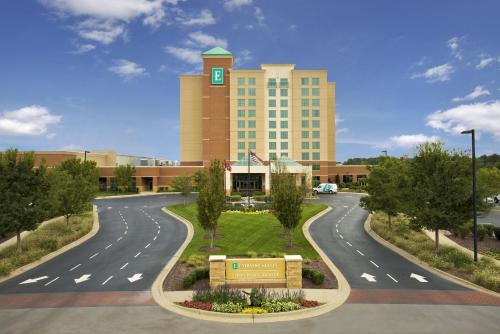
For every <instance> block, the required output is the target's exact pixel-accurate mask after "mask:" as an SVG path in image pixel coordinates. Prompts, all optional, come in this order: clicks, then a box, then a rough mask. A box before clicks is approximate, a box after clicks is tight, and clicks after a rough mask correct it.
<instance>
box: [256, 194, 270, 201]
mask: <svg viewBox="0 0 500 334" xmlns="http://www.w3.org/2000/svg"><path fill="white" fill-rule="evenodd" d="M253 199H254V200H256V201H262V202H269V201H270V200H271V198H270V197H269V196H267V195H257V196H254V197H253Z"/></svg>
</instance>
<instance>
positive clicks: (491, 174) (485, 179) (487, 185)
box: [476, 167, 500, 211]
mask: <svg viewBox="0 0 500 334" xmlns="http://www.w3.org/2000/svg"><path fill="white" fill-rule="evenodd" d="M498 194H500V169H498V168H496V167H485V168H481V169H480V170H479V171H478V172H477V201H476V203H477V204H478V207H479V209H480V210H481V211H489V210H490V209H491V205H487V203H485V201H484V199H485V198H486V197H493V196H496V195H498Z"/></svg>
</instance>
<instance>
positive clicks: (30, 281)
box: [19, 276, 49, 284]
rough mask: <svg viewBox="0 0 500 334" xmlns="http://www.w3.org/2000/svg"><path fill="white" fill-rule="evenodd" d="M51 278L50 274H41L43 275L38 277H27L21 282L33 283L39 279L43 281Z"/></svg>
mask: <svg viewBox="0 0 500 334" xmlns="http://www.w3.org/2000/svg"><path fill="white" fill-rule="evenodd" d="M47 278H49V276H41V277H37V278H30V279H27V280H26V281H23V282H21V283H19V284H31V283H36V282H38V281H41V280H44V279H47Z"/></svg>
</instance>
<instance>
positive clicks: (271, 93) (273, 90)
mask: <svg viewBox="0 0 500 334" xmlns="http://www.w3.org/2000/svg"><path fill="white" fill-rule="evenodd" d="M269 96H276V89H274V88H273V89H269Z"/></svg>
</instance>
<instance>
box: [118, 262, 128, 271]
mask: <svg viewBox="0 0 500 334" xmlns="http://www.w3.org/2000/svg"><path fill="white" fill-rule="evenodd" d="M126 266H128V262H127V263H125V264H124V265H123V266H122V267H121V268H120V270H122V269H123V268H125V267H126Z"/></svg>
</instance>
